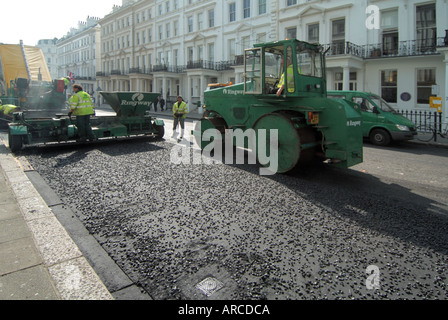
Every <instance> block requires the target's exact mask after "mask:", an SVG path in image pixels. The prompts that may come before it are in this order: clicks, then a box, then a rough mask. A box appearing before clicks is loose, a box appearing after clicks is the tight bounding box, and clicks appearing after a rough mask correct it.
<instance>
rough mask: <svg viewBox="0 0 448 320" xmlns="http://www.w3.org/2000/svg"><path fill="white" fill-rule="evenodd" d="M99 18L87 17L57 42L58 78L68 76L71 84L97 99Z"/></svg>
mask: <svg viewBox="0 0 448 320" xmlns="http://www.w3.org/2000/svg"><path fill="white" fill-rule="evenodd" d="M98 21H99V18H96V17H88V18H87V21H86V22H79V24H78V28H76V29H75V28H72V29H71V30H70V32H68V33H67V35H66V36H64V37H63V38H61V39H59V40H58V42H57V45H56V46H57V50H58V78H60V77H66V76H70V77H71V78H72V82H76V83H79V84H81V85H82V86H83V88H84V91H86V92H88V93H90V94H92V95H93V97H94V98H95V99H97V98H98V93H97V91H98V90H97V89H98V83H97V79H96V70H97V65H98V62H97V60H99V58H100V55H99V54H98V53H99V52H100V48H99V45H100V26H99V24H98Z"/></svg>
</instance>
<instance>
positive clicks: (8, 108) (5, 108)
mask: <svg viewBox="0 0 448 320" xmlns="http://www.w3.org/2000/svg"><path fill="white" fill-rule="evenodd" d="M19 111H20V108H19V107H18V106H15V105H13V104H3V103H2V100H0V117H1V118H4V119H7V120H12V115H13V113H14V112H19Z"/></svg>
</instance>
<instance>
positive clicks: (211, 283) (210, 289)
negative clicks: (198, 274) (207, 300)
mask: <svg viewBox="0 0 448 320" xmlns="http://www.w3.org/2000/svg"><path fill="white" fill-rule="evenodd" d="M222 287H224V284H223V283H222V282H221V281H219V280H218V279H216V278H213V277H208V278H205V279H204V280H202V281H201V282H199V283H198V284H197V285H196V288H198V289H199V290H201V291H202V292H203V293H204V294H205V295H206V296H207V297H210V296H211V295H212V294H214V293H215V292H216V291H218V290H219V289H221V288H222Z"/></svg>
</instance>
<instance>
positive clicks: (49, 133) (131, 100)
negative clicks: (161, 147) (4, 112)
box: [8, 92, 165, 152]
mask: <svg viewBox="0 0 448 320" xmlns="http://www.w3.org/2000/svg"><path fill="white" fill-rule="evenodd" d="M100 94H101V95H102V96H103V97H104V99H105V100H106V101H107V102H108V104H109V105H110V106H111V107H112V109H113V110H114V111H115V113H116V115H106V116H92V117H91V126H92V131H93V134H94V135H95V137H96V138H97V139H103V138H104V139H106V138H119V137H135V136H142V135H148V136H154V137H155V138H158V139H161V138H163V136H164V134H165V128H164V126H165V123H164V121H163V120H160V119H157V118H155V117H153V116H151V115H149V114H148V112H147V111H148V110H149V108H150V105H151V103H152V102H153V101H154V100H155V98H156V97H158V96H159V94H158V93H146V92H145V93H141V92H101V93H100ZM8 125H9V131H8V140H9V146H10V149H11V151H12V152H18V151H20V150H21V149H22V148H23V147H24V146H26V145H37V144H50V143H67V142H76V140H77V139H78V138H79V137H78V129H77V127H76V119H75V117H74V116H68V110H67V114H56V115H55V116H54V117H48V118H31V119H27V118H26V115H25V113H23V112H17V113H14V114H13V120H12V121H11V122H10V123H8Z"/></svg>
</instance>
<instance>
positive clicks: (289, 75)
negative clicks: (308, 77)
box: [277, 57, 302, 97]
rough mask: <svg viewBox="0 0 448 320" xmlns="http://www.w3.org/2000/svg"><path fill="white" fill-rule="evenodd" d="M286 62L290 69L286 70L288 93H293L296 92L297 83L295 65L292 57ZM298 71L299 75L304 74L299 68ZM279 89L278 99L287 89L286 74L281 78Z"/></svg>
mask: <svg viewBox="0 0 448 320" xmlns="http://www.w3.org/2000/svg"><path fill="white" fill-rule="evenodd" d="M286 61H287V64H288V67H287V68H286V84H287V86H288V92H289V93H292V92H294V91H295V90H296V88H295V83H294V66H293V63H292V61H291V58H290V57H288V58H287V59H286ZM282 65H283V60H282ZM297 71H298V72H299V74H300V73H302V72H301V70H300V68H299V67H297ZM277 88H278V90H277V97H279V96H280V95H281V94H282V92H283V90H284V89H285V73H284V72H283V74H282V76H281V78H280V81H279V82H278V85H277Z"/></svg>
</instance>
